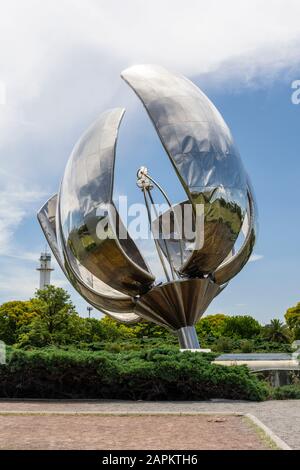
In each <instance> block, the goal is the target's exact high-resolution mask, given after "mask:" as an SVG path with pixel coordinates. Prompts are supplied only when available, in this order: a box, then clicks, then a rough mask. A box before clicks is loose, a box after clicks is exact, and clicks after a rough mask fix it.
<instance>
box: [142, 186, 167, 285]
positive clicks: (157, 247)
mask: <svg viewBox="0 0 300 470" xmlns="http://www.w3.org/2000/svg"><path fill="white" fill-rule="evenodd" d="M146 192H147V189H146V188H143V195H144V200H145V204H146V209H147V213H148V219H149V223H150V229H151V231H152V218H151V211H150V208H149V204H148V200H147V196H146ZM152 233H153V231H152ZM154 243H155V247H156V251H157V254H158V256H159V259H160V262H161V264H162V267H163V270H164V273H165V276H166V278H167V280H168V281H169V282H170V281H171V279H170V276H169V273H168V270H167V267H166V265H165V262H164V258H163V255H162V253H161V249H160V246H159V243H158V241H157V240H156V237H155V234H154Z"/></svg>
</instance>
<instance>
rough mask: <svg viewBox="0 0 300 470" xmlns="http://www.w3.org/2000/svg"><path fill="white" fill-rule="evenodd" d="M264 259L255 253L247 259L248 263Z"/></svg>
mask: <svg viewBox="0 0 300 470" xmlns="http://www.w3.org/2000/svg"><path fill="white" fill-rule="evenodd" d="M263 257H264V255H258V254H256V253H253V254H252V255H251V256H250V258H249V263H251V262H254V261H259V260H261V259H262V258H263Z"/></svg>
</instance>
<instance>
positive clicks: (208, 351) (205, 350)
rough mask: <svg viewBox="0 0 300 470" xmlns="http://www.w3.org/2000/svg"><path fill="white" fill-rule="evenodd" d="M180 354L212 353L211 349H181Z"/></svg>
mask: <svg viewBox="0 0 300 470" xmlns="http://www.w3.org/2000/svg"><path fill="white" fill-rule="evenodd" d="M179 351H180V352H186V351H190V352H200V353H210V352H211V349H201V348H200V349H179Z"/></svg>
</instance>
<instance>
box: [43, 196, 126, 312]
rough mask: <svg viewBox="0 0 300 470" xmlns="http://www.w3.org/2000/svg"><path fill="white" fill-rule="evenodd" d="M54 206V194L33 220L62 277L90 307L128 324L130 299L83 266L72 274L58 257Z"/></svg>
mask: <svg viewBox="0 0 300 470" xmlns="http://www.w3.org/2000/svg"><path fill="white" fill-rule="evenodd" d="M56 206H57V195H56V194H55V195H54V196H52V197H51V198H50V199H49V200H48V201H47V202H46V203H45V204H44V205H43V207H42V208H41V209H40V210H39V212H38V215H37V216H38V220H39V222H40V225H41V227H42V230H43V232H44V235H45V237H46V239H47V241H48V243H49V246H50V248H51V250H52V252H53V254H54V256H55V258H56V260H57V262H58V264H59V266H60V267H61V269H62V271H63V272H64V274H65V276H66V277H67V278H68V280H69V281H70V282H71V284H72V285H73V287H74V288H75V289H76V290H77V291H78V292H79V294H80V295H82V296H83V297H84V298H85V299H86V300H87V301H88V302H89V303H90V304H92V305H94V306H95V307H96V308H98V309H100V310H102V311H112V312H110V314H111V316H113V315H115V316H116V315H117V318H116V319H120V318H123V319H124V320H126V321H127V320H128V321H132V319H133V318H135V317H133V315H134V314H133V313H132V311H133V309H134V306H135V302H134V300H133V299H132V298H131V297H129V296H127V295H125V294H122V293H121V292H118V291H116V290H115V289H113V288H112V287H110V286H108V285H107V284H105V283H104V282H102V281H100V280H99V279H97V278H95V277H94V276H93V275H92V274H91V273H89V272H88V271H87V270H86V269H85V268H84V267H83V266H81V267H80V268H78V266H76V267H77V268H78V270H77V272H74V271H73V269H72V268H71V267H70V265H69V263H68V261H67V260H66V259H65V258H64V256H61V252H60V250H59V248H58V241H57V237H56V223H55V219H56ZM87 280H88V282H87ZM113 312H115V313H113ZM122 321H123V320H122Z"/></svg>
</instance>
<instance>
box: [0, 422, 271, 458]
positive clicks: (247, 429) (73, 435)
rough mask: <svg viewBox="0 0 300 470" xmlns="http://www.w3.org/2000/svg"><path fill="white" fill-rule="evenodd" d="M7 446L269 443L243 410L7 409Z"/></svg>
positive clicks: (2, 444)
mask: <svg viewBox="0 0 300 470" xmlns="http://www.w3.org/2000/svg"><path fill="white" fill-rule="evenodd" d="M0 422H1V426H0V448H1V449H106V450H110V449H111V450H116V449H120V450H125V449H146V450H149V449H157V450H167V449H175V450H178V449H182V450H183V449H186V450H190V449H191V450H192V449H194V450H197V449H250V450H251V449H253V450H254V449H268V448H269V447H268V444H267V443H266V442H264V441H263V440H262V439H261V438H260V437H259V435H258V434H257V433H256V432H255V430H254V429H253V427H252V426H251V425H250V424H249V423H248V422H247V420H246V419H245V418H244V417H241V416H222V415H220V416H207V415H205V416H204V415H202V416H201V415H198V416H196V415H194V416H145V415H144V416H101V415H1V416H0Z"/></svg>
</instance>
